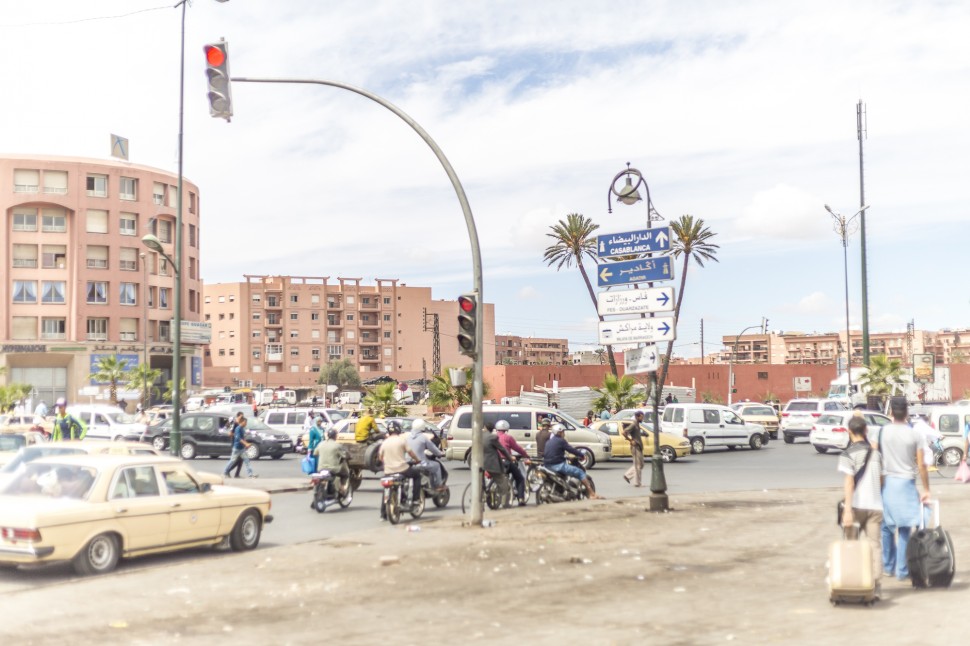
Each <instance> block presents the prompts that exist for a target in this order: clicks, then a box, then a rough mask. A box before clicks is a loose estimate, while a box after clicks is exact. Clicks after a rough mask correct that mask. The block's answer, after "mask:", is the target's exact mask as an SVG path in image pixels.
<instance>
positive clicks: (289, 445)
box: [283, 442, 293, 449]
mask: <svg viewBox="0 0 970 646" xmlns="http://www.w3.org/2000/svg"><path fill="white" fill-rule="evenodd" d="M283 448H284V449H291V448H293V445H292V444H290V443H289V442H284V443H283Z"/></svg>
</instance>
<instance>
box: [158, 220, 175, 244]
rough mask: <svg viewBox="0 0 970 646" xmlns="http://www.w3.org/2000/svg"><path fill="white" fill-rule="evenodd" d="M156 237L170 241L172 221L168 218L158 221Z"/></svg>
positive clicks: (163, 240)
mask: <svg viewBox="0 0 970 646" xmlns="http://www.w3.org/2000/svg"><path fill="white" fill-rule="evenodd" d="M158 239H159V240H161V241H162V242H165V243H169V242H171V241H172V223H171V222H169V221H168V220H159V221H158Z"/></svg>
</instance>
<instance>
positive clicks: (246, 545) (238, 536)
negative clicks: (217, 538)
mask: <svg viewBox="0 0 970 646" xmlns="http://www.w3.org/2000/svg"><path fill="white" fill-rule="evenodd" d="M262 533H263V523H262V520H261V519H260V517H259V512H258V511H256V510H255V509H247V510H246V511H244V512H243V514H242V516H240V517H239V520H237V521H236V526H235V527H233V528H232V534H230V535H229V547H231V548H232V549H233V551H234V552H242V551H245V550H253V549H256V546H257V545H259V537H260V535H261V534H262Z"/></svg>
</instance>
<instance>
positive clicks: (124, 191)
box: [118, 177, 138, 200]
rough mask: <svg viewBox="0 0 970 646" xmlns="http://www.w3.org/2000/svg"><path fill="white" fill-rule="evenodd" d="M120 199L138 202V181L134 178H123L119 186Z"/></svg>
mask: <svg viewBox="0 0 970 646" xmlns="http://www.w3.org/2000/svg"><path fill="white" fill-rule="evenodd" d="M118 197H120V198H121V199H123V200H137V199H138V180H137V179H135V178H133V177H122V178H121V182H120V183H119V184H118Z"/></svg>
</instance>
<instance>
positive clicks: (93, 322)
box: [88, 318, 108, 341]
mask: <svg viewBox="0 0 970 646" xmlns="http://www.w3.org/2000/svg"><path fill="white" fill-rule="evenodd" d="M107 340H108V319H104V318H97V319H88V341H107Z"/></svg>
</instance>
